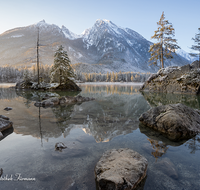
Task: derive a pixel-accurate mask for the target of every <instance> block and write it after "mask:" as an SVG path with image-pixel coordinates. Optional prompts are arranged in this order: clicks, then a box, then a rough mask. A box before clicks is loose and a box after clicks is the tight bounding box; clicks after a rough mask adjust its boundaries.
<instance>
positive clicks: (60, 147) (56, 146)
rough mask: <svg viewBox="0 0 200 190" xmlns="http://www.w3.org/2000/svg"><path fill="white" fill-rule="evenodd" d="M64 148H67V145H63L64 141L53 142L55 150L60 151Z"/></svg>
mask: <svg viewBox="0 0 200 190" xmlns="http://www.w3.org/2000/svg"><path fill="white" fill-rule="evenodd" d="M65 148H67V146H65V145H64V143H62V142H59V143H56V144H55V150H58V151H61V152H62V149H65Z"/></svg>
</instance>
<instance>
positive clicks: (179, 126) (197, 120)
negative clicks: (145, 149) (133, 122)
mask: <svg viewBox="0 0 200 190" xmlns="http://www.w3.org/2000/svg"><path fill="white" fill-rule="evenodd" d="M139 120H140V122H141V123H142V124H144V125H145V126H147V127H150V128H152V129H155V130H157V131H159V132H161V133H162V134H164V135H165V136H166V137H168V138H169V139H170V140H174V141H180V140H182V139H189V138H191V137H193V136H195V135H196V134H197V133H199V132H200V113H199V112H198V111H197V110H194V109H192V108H189V107H187V106H185V105H183V104H180V103H179V104H169V105H165V106H164V105H162V106H158V107H155V108H151V109H150V110H148V111H147V112H145V113H143V114H142V115H141V116H140V118H139Z"/></svg>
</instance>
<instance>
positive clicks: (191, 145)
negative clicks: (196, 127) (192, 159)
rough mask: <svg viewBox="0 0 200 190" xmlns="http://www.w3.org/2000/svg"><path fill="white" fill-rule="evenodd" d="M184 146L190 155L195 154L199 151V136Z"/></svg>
mask: <svg viewBox="0 0 200 190" xmlns="http://www.w3.org/2000/svg"><path fill="white" fill-rule="evenodd" d="M185 146H187V147H188V149H190V150H191V151H190V153H191V154H195V152H196V151H197V150H200V136H199V135H197V136H195V137H193V138H192V139H190V140H188V141H187V142H186V143H185Z"/></svg>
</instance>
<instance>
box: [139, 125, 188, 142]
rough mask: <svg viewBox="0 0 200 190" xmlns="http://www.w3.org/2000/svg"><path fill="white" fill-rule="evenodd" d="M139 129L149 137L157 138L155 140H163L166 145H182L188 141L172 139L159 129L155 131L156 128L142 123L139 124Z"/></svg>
mask: <svg viewBox="0 0 200 190" xmlns="http://www.w3.org/2000/svg"><path fill="white" fill-rule="evenodd" d="M139 129H140V132H141V133H143V134H145V135H146V136H147V137H148V138H150V139H152V140H155V141H161V142H163V143H164V144H166V145H170V146H180V145H182V144H184V143H185V142H186V141H187V140H182V141H179V142H175V141H170V140H169V139H168V138H166V137H165V136H163V135H162V134H161V133H159V132H158V131H155V130H153V129H151V128H149V127H146V126H144V125H143V124H141V123H140V124H139Z"/></svg>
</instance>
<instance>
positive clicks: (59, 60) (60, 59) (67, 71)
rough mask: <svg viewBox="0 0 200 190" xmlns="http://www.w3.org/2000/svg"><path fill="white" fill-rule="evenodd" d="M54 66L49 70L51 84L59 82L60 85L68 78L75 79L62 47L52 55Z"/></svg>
mask: <svg viewBox="0 0 200 190" xmlns="http://www.w3.org/2000/svg"><path fill="white" fill-rule="evenodd" d="M54 57H55V58H54V65H53V67H52V69H51V82H55V81H56V80H57V81H59V83H60V85H61V84H62V83H65V82H66V81H67V80H69V78H75V74H74V71H73V69H72V67H71V66H70V62H71V61H70V59H69V57H68V55H67V52H66V51H64V50H63V46H62V45H61V46H59V47H58V49H57V51H56V53H55V55H54Z"/></svg>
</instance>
